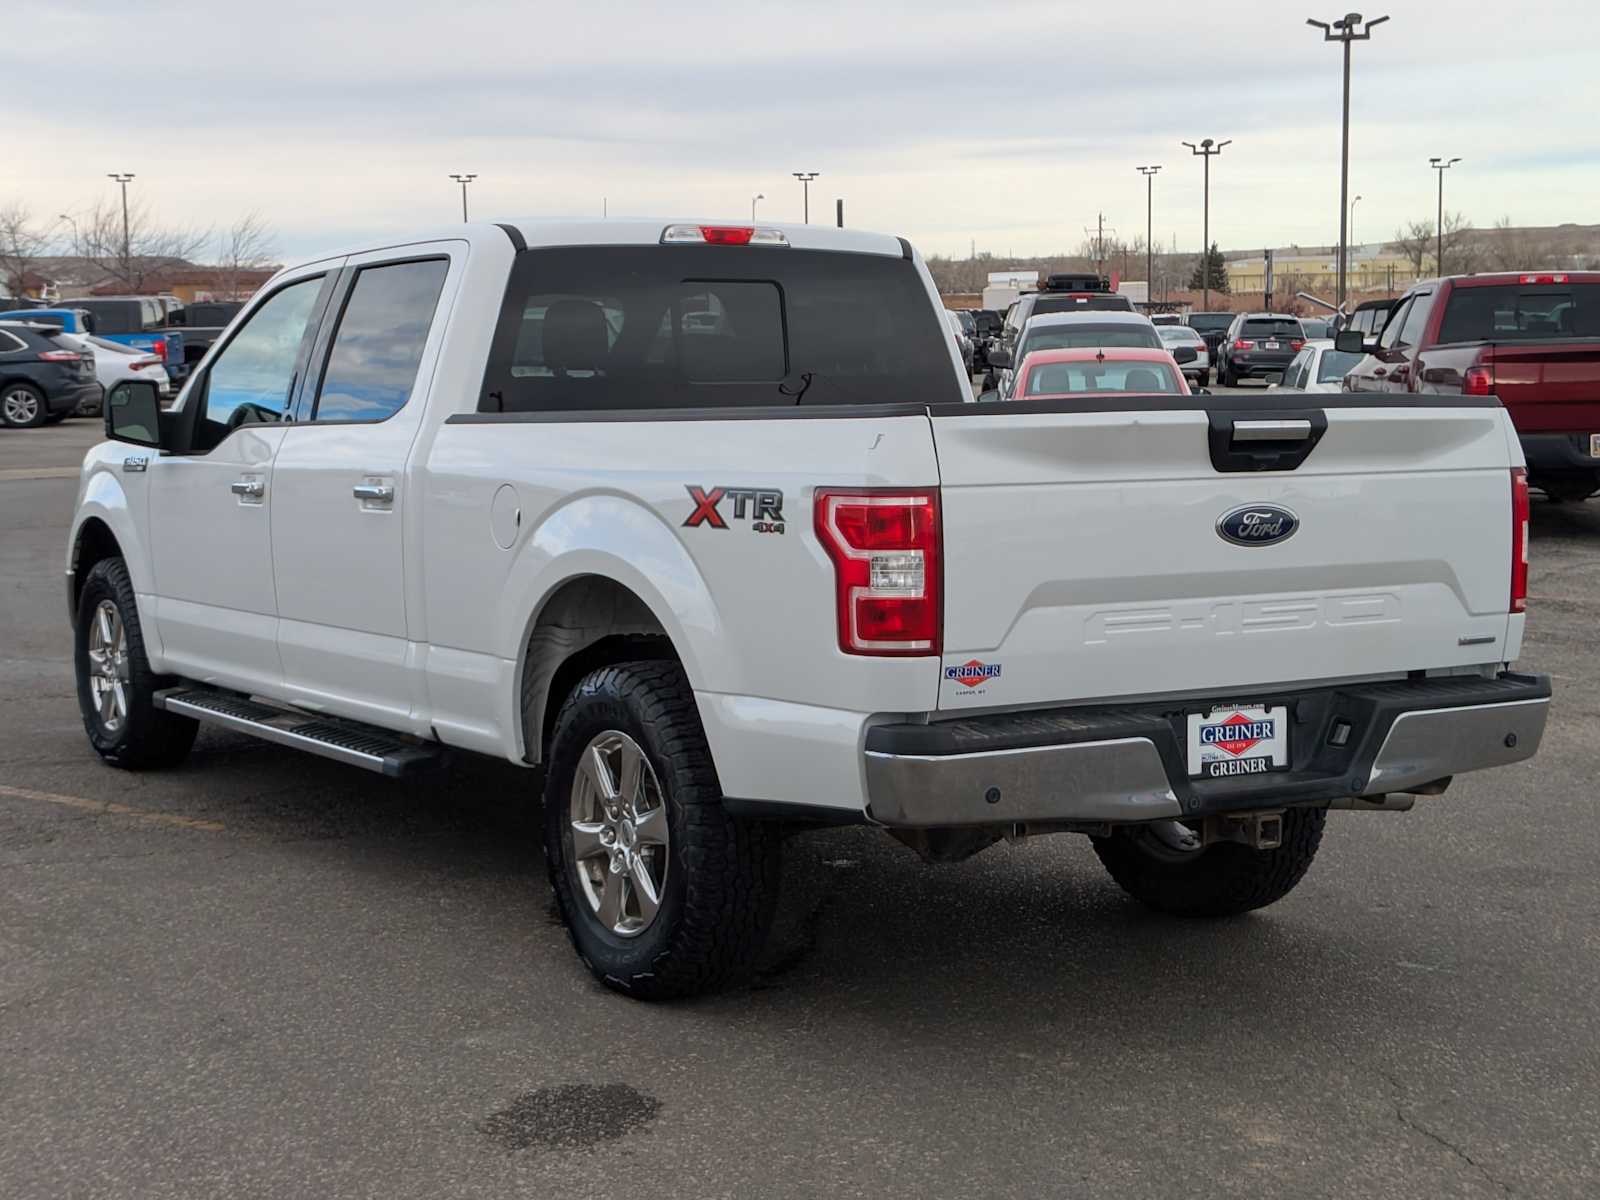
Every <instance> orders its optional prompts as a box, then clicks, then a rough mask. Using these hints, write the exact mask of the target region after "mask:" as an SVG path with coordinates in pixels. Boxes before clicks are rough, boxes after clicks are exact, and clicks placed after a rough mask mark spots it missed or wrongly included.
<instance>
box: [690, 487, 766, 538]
mask: <svg viewBox="0 0 1600 1200" xmlns="http://www.w3.org/2000/svg"><path fill="white" fill-rule="evenodd" d="M684 490H685V491H687V492H688V493H689V499H690V500H691V501H693V502H694V511H693V512H691V513H690V514H689V517H688V519H687V520H685V521H684V523H683V524H684V527H685V528H686V529H694V528H697V527H698V526H701V525H705V526H709V527H710V528H712V529H726V528H728V520H727V518H726V517H725V516H723V514H722V510H721V509H720V508H719V507H718V506H719V505H721V504H722V502H723V501H724V500H726V501H727V502H728V503H729V505H730V506H731V507H732V509H733V519H734V520H735V521H745V520H748V521H749V522H750V528H751V529H752V530H754V531H755V532H756V533H782V532H783V493H782V492H781V491H779V490H778V489H776V488H735V487H713V488H702V487H694V486H692V485H690V484H685V485H684Z"/></svg>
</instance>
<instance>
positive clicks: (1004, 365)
mask: <svg viewBox="0 0 1600 1200" xmlns="http://www.w3.org/2000/svg"><path fill="white" fill-rule="evenodd" d="M989 365H990V366H991V367H993V368H995V369H996V370H999V371H1009V370H1010V369H1011V351H1009V350H1007V349H1006V348H1005V347H1004V346H996V347H995V348H994V349H993V350H990V351H989Z"/></svg>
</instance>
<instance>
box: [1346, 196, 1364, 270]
mask: <svg viewBox="0 0 1600 1200" xmlns="http://www.w3.org/2000/svg"><path fill="white" fill-rule="evenodd" d="M1360 203H1361V197H1360V196H1357V197H1356V198H1355V199H1354V200H1352V201H1350V244H1351V245H1352V246H1359V245H1360V244H1361V243H1360V242H1358V241H1356V205H1358V204H1360ZM1344 262H1345V271H1346V273H1348V272H1349V270H1350V253H1349V251H1346V252H1345V256H1344Z"/></svg>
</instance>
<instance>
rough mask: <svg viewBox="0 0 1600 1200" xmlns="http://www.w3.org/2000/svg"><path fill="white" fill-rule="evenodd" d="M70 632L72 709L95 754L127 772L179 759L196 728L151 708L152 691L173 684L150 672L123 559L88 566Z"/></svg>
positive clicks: (187, 720) (190, 722)
mask: <svg viewBox="0 0 1600 1200" xmlns="http://www.w3.org/2000/svg"><path fill="white" fill-rule="evenodd" d="M74 634H75V637H74V654H73V661H74V666H75V668H76V670H77V676H78V710H79V711H80V712H81V713H82V714H83V728H84V732H86V733H87V734H88V735H89V744H90V745H91V746H93V747H94V750H95V753H96V754H98V755H99V756H100V757H101V758H102V759H104V760H105V761H106V762H108V763H110V764H111V765H112V766H113V767H122V768H125V769H127V770H142V769H146V768H151V767H172V766H176V765H177V764H178V763H180V762H182V761H183V760H184V758H185V757H186V756H187V755H188V753H189V747H191V746H192V745H194V737H195V734H196V732H198V730H199V728H200V725H199V722H197V721H194V720H191V719H190V718H188V717H180V716H177V715H175V714H173V713H169V712H167V711H165V710H164V709H159V708H157V707H156V706H155V694H156V693H157V692H158V691H160V690H161V689H162V688H164V687H171V686H172V685H173V684H174V683H176V682H177V681H176V680H174V679H171V678H169V677H167V676H164V675H157V674H156V673H155V672H154V671H152V670H151V669H150V660H149V658H148V657H147V656H146V654H145V649H144V631H143V629H142V628H141V627H140V625H139V611H138V608H137V607H136V606H135V603H134V595H133V583H132V581H131V580H129V578H128V567H127V564H126V563H124V562H123V560H122V559H120V558H105V559H101V560H100V561H99V562H97V563H96V564H95V565H94V567H93V568H92V569H91V570H90V572H89V575H88V578H86V579H85V580H84V582H83V592H82V593H81V594H80V595H79V597H78V620H77V626H76V628H75V630H74Z"/></svg>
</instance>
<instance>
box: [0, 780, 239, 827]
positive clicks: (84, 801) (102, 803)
mask: <svg viewBox="0 0 1600 1200" xmlns="http://www.w3.org/2000/svg"><path fill="white" fill-rule="evenodd" d="M0 796H10V797H11V798H13V799H16V800H42V801H44V802H45V803H46V804H59V805H61V806H62V807H63V808H77V809H81V810H82V811H84V812H95V813H109V814H111V815H113V816H118V817H127V818H129V819H130V820H134V821H143V822H145V823H146V824H147V825H170V826H172V827H174V828H177V829H198V830H201V831H203V832H205V833H221V832H222V831H223V830H224V829H225V828H227V827H226V826H225V825H223V824H222V822H220V821H202V820H200V819H199V818H198V817H183V816H179V815H178V814H177V813H160V812H151V811H149V810H148V809H144V808H134V807H133V806H132V805H131V804H117V803H115V802H114V801H111V800H90V799H89V798H88V797H86V796H60V795H57V794H56V793H55V792H36V791H34V790H33V789H31V788H19V787H7V786H6V785H4V784H0Z"/></svg>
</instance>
